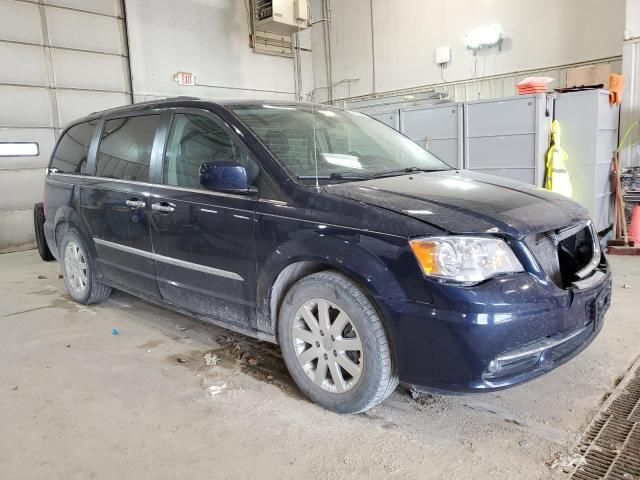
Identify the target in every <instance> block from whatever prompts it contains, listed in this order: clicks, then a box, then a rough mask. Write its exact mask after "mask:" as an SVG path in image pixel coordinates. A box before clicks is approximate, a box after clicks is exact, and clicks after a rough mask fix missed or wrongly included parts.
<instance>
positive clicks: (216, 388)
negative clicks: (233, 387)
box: [207, 383, 227, 397]
mask: <svg viewBox="0 0 640 480" xmlns="http://www.w3.org/2000/svg"><path fill="white" fill-rule="evenodd" d="M225 388H227V384H226V383H223V384H222V385H211V386H210V387H209V388H207V390H208V391H209V394H210V395H211V396H212V397H214V396H216V395H218V394H220V393H222V391H223V390H224V389H225Z"/></svg>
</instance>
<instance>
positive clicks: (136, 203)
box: [125, 198, 147, 208]
mask: <svg viewBox="0 0 640 480" xmlns="http://www.w3.org/2000/svg"><path fill="white" fill-rule="evenodd" d="M125 203H126V204H127V207H131V208H144V207H146V206H147V202H145V201H144V200H138V199H137V198H130V199H129V200H127V201H126V202H125Z"/></svg>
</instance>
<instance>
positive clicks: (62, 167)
mask: <svg viewBox="0 0 640 480" xmlns="http://www.w3.org/2000/svg"><path fill="white" fill-rule="evenodd" d="M97 124H98V121H97V120H93V121H91V122H84V123H79V124H78V125H75V126H73V127H71V128H70V129H69V130H67V131H66V132H65V134H64V135H63V136H62V138H61V139H60V143H58V148H56V150H55V152H54V153H53V158H52V159H51V168H56V169H58V171H59V172H60V173H79V174H84V173H86V169H87V155H88V153H89V146H90V145H91V139H92V138H93V132H95V129H96V125H97Z"/></svg>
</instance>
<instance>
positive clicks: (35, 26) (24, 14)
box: [0, 0, 42, 43]
mask: <svg viewBox="0 0 640 480" xmlns="http://www.w3.org/2000/svg"><path fill="white" fill-rule="evenodd" d="M0 39H2V40H12V41H14V42H27V43H42V28H41V26H40V14H39V13H38V6H37V5H35V4H33V3H26V2H16V1H15V0H0Z"/></svg>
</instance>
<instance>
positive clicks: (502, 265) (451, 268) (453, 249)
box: [409, 236, 524, 282]
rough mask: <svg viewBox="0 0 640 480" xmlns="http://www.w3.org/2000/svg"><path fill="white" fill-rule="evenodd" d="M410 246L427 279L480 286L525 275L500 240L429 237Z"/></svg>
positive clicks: (413, 242) (518, 263)
mask: <svg viewBox="0 0 640 480" xmlns="http://www.w3.org/2000/svg"><path fill="white" fill-rule="evenodd" d="M409 243H410V245H411V249H412V250H413V253H414V255H415V256H416V258H417V260H418V263H419V264H420V268H422V271H423V272H424V274H425V275H427V276H429V277H435V278H442V279H445V280H453V281H457V282H481V281H482V280H486V279H487V278H490V277H493V276H494V275H497V274H499V273H508V272H522V271H524V268H522V265H521V264H520V262H519V261H518V259H517V258H516V256H515V254H514V253H513V250H511V248H510V247H509V246H508V245H507V244H506V243H505V242H504V241H502V240H500V239H499V238H482V237H458V236H450V237H430V238H418V239H414V240H411V241H410V242H409Z"/></svg>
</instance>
